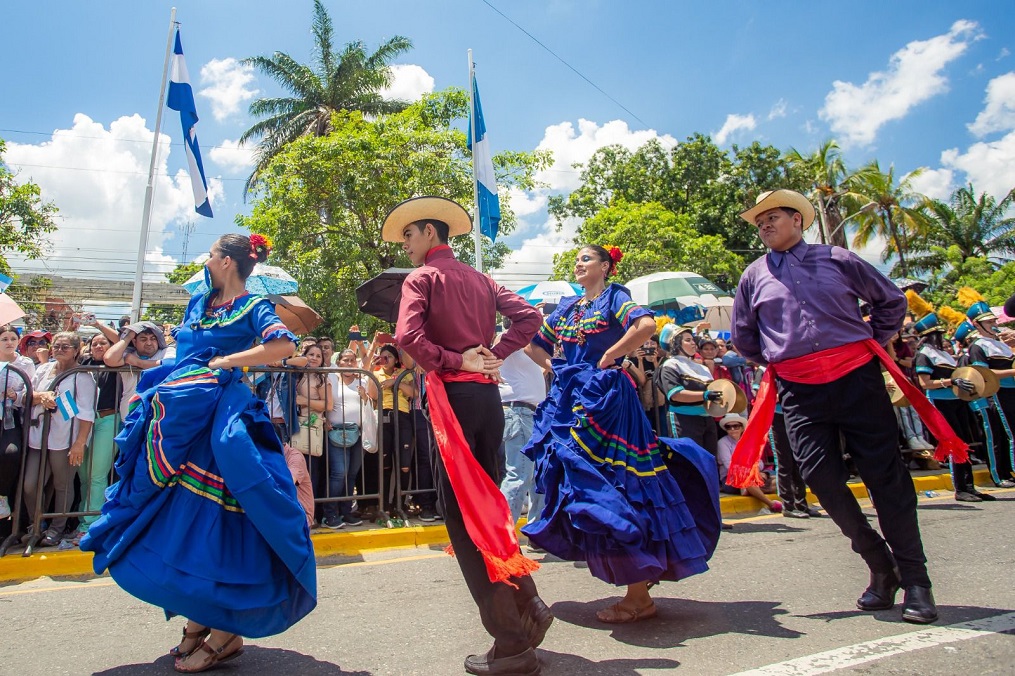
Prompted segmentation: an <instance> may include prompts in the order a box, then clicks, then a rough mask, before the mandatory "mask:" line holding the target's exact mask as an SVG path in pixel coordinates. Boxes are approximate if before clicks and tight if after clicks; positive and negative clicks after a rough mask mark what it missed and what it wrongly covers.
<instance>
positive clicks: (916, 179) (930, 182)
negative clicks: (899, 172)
mask: <svg viewBox="0 0 1015 676" xmlns="http://www.w3.org/2000/svg"><path fill="white" fill-rule="evenodd" d="M907 178H909V184H910V185H911V186H912V187H913V190H915V191H916V192H918V193H921V194H923V195H926V196H927V197H933V198H934V199H938V200H947V199H948V198H949V197H951V194H952V191H953V190H954V185H955V172H954V171H952V170H951V169H924V171H923V172H921V173H920V174H919V175H918V176H910V177H907Z"/></svg>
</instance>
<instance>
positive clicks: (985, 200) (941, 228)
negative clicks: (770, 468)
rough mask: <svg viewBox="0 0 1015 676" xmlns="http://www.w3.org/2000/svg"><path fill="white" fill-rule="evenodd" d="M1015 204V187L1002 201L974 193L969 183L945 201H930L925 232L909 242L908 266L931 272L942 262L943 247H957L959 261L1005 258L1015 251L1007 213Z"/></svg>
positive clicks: (1014, 222) (1014, 220) (1014, 223)
mask: <svg viewBox="0 0 1015 676" xmlns="http://www.w3.org/2000/svg"><path fill="white" fill-rule="evenodd" d="M1013 204H1015V189H1012V190H1011V191H1010V192H1009V193H1008V194H1007V195H1005V196H1004V197H1003V198H1002V199H1001V201H998V200H996V199H995V198H994V197H993V196H992V195H990V194H988V193H980V196H979V197H977V196H976V192H975V191H974V189H973V186H972V184H970V185H966V186H963V187H961V188H959V189H958V190H956V191H955V192H954V193H952V196H951V199H950V200H949V201H948V202H947V203H945V202H941V201H938V200H929V201H928V202H927V205H926V210H927V216H928V222H927V228H926V230H925V232H924V233H923V234H922V235H920V236H918V237H915V238H913V239H912V240H911V241H910V243H909V248H910V251H911V252H912V253H913V254H916V255H915V256H911V257H910V261H909V264H910V269H911V270H912V271H913V272H930V271H934V270H939V269H940V268H941V267H943V266H944V265H945V262H946V259H945V256H944V255H943V254H942V253H941V252H940V251H941V250H942V249H948V248H951V247H957V248H958V250H959V252H960V254H961V256H962V260H966V259H967V258H972V257H979V258H987V259H990V258H994V259H997V258H1008V257H1010V256H1012V255H1013V254H1015V217H1012V216H1009V215H1008V213H1009V211H1010V210H1011V207H1012V205H1013Z"/></svg>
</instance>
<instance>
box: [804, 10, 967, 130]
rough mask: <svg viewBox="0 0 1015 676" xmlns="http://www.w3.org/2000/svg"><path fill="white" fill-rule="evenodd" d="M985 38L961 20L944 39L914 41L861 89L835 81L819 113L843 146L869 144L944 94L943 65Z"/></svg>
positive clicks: (870, 77) (936, 37) (869, 77)
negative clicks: (888, 126) (895, 122)
mask: <svg viewBox="0 0 1015 676" xmlns="http://www.w3.org/2000/svg"><path fill="white" fill-rule="evenodd" d="M981 37H983V35H982V33H981V31H980V28H979V25H978V24H977V23H976V22H974V21H967V20H959V21H956V22H955V23H954V24H952V27H951V29H950V30H949V31H948V32H947V33H945V34H944V35H938V36H935V37H933V38H930V39H929V40H914V41H913V42H910V43H909V44H907V45H906V46H905V47H903V48H902V49H900V50H899V51H897V52H895V53H894V54H892V56H891V59H890V60H889V63H888V68H887V70H885V71H875V72H873V73H871V74H870V75H869V76H868V77H867V81H866V82H864V83H863V84H861V85H855V84H853V83H851V82H843V81H841V80H836V81H835V82H833V83H832V91H831V92H829V93H828V95H827V96H826V97H825V105H824V106H823V107H822V108H821V110H820V111H819V113H818V114H819V115H820V117H821V118H822V119H823V120H825V121H827V122H828V124H829V126H830V127H831V129H832V131H833V132H835V133H836V134H837V136H838V137H839V139H840V141H841V142H843V143H844V144H860V145H868V144H870V143H872V142H873V141H874V138H875V136H876V135H877V132H878V130H879V129H880V128H881V127H882V126H883V125H884V124H886V123H888V122H890V121H892V120H899V119H902V118H903V117H905V116H906V115H907V114H908V113H909V112H910V111H911V110H912V109H913V108H914V107H916V106H917V105H919V104H921V103H923V102H924V101H927V100H928V99H931V98H933V97H934V96H937V95H938V94H942V93H944V92H945V91H947V90H948V78H947V77H945V75H944V72H943V71H944V69H945V66H947V65H948V64H949V63H951V62H952V61H954V60H955V59H957V58H959V57H960V56H961V55H962V54H963V53H964V52H965V51H966V49H967V48H968V47H969V45H970V44H971V43H973V42H974V41H976V40H978V39H980V38H981Z"/></svg>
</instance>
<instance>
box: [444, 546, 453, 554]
mask: <svg viewBox="0 0 1015 676" xmlns="http://www.w3.org/2000/svg"><path fill="white" fill-rule="evenodd" d="M444 553H445V554H447V555H448V556H454V555H455V546H454V545H448V546H447V547H445V548H444Z"/></svg>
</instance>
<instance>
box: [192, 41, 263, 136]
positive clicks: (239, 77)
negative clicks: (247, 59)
mask: <svg viewBox="0 0 1015 676" xmlns="http://www.w3.org/2000/svg"><path fill="white" fill-rule="evenodd" d="M201 82H202V84H206V85H207V86H206V87H204V88H203V89H201V90H199V91H198V92H197V93H198V95H200V96H203V97H205V98H206V99H208V100H210V101H211V114H212V115H214V116H215V119H216V120H219V121H221V120H224V119H226V118H227V117H229V116H230V115H234V114H235V113H237V112H239V110H240V106H242V105H243V104H244V103H246V102H247V101H249V100H251V99H252V98H254V97H255V96H257V94H258V93H259V91H258V90H257V89H254V88H253V87H252V86H251V85H253V83H254V68H253V66H249V65H245V64H243V63H240V62H239V61H237V60H236V59H234V58H233V57H231V56H230V57H228V58H226V59H212V60H211V61H209V62H208V63H206V64H204V65H203V66H201Z"/></svg>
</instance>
